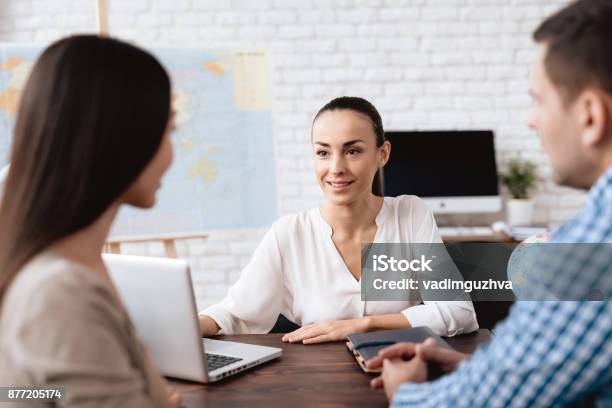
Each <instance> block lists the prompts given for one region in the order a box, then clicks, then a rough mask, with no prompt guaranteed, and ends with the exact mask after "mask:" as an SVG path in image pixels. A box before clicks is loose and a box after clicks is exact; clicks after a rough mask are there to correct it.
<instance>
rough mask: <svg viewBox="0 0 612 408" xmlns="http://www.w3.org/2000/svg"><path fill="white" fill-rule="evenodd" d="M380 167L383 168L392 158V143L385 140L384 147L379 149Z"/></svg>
mask: <svg viewBox="0 0 612 408" xmlns="http://www.w3.org/2000/svg"><path fill="white" fill-rule="evenodd" d="M378 149H379V150H378V154H379V156H378V167H383V166H384V165H385V164H387V162H388V161H389V157H390V156H391V142H389V141H388V140H385V143H383V145H382V146H380V147H379V148H378Z"/></svg>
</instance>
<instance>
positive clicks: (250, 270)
mask: <svg viewBox="0 0 612 408" xmlns="http://www.w3.org/2000/svg"><path fill="white" fill-rule="evenodd" d="M312 146H313V160H314V169H315V174H316V176H317V180H318V182H319V185H320V187H321V190H322V191H323V193H324V195H325V198H326V202H325V204H324V205H323V206H322V207H320V208H313V209H311V210H309V211H304V212H301V213H298V214H292V215H288V216H285V217H282V218H281V219H280V220H278V221H277V222H276V223H274V225H273V226H272V228H270V230H269V231H268V233H267V234H266V235H265V237H264V239H263V241H262V242H261V244H260V245H259V247H258V248H257V250H256V251H255V253H254V255H253V258H252V259H251V262H250V263H249V264H248V265H247V266H246V268H245V269H244V270H243V271H242V274H241V276H240V278H239V279H238V281H237V282H236V283H235V284H234V285H233V286H232V287H231V288H230V290H229V293H228V295H227V296H226V297H225V299H223V300H222V301H221V302H220V303H218V304H216V305H213V306H211V307H209V308H208V309H206V310H204V311H203V312H202V313H201V314H200V324H201V328H202V333H203V334H204V335H205V336H207V335H212V334H215V333H217V332H218V331H219V330H222V332H223V333H266V332H268V331H269V330H270V329H271V328H272V327H273V326H274V323H275V322H276V319H277V317H278V315H279V314H283V315H285V316H286V317H287V318H289V319H290V320H292V321H294V322H296V323H298V324H299V325H301V326H303V327H301V328H300V329H298V330H296V331H294V332H292V333H288V334H286V335H285V336H284V337H283V341H289V342H303V343H305V344H308V343H318V342H325V341H339V340H343V339H345V338H346V336H348V335H350V334H353V333H359V332H365V331H371V330H380V329H393V328H403V327H411V326H415V327H416V326H429V327H431V328H432V329H433V330H434V331H435V332H436V333H438V334H441V335H447V336H452V335H455V334H459V333H464V332H471V331H474V330H476V329H477V328H478V323H477V322H476V315H475V313H474V308H473V306H472V303H471V302H469V301H455V302H429V301H425V302H424V303H423V304H420V303H422V302H421V296H420V293H419V291H418V289H416V290H410V291H406V293H407V296H406V300H404V301H377V302H365V301H362V300H361V285H360V280H361V247H362V244H364V243H372V242H385V243H391V242H396V243H411V242H421V243H429V242H441V239H440V236H439V234H438V231H437V227H436V223H435V220H434V218H433V215H432V213H431V211H430V210H429V209H428V208H427V206H426V205H425V204H424V203H423V201H421V200H420V199H419V198H418V197H416V196H400V197H384V198H383V197H382V180H381V176H380V172H381V169H382V168H383V167H384V165H385V164H386V163H387V161H388V159H389V155H390V154H391V145H390V143H389V142H388V141H385V138H384V130H383V125H382V120H381V117H380V115H379V113H378V111H377V110H376V108H375V107H374V106H373V105H372V104H371V103H370V102H368V101H366V100H365V99H362V98H357V97H341V98H336V99H334V100H332V101H331V102H329V103H328V104H327V105H325V106H324V107H323V108H321V110H320V111H319V112H318V113H317V115H316V116H315V119H314V121H313V126H312Z"/></svg>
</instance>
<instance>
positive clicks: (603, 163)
mask: <svg viewBox="0 0 612 408" xmlns="http://www.w3.org/2000/svg"><path fill="white" fill-rule="evenodd" d="M534 39H535V41H536V42H537V43H538V45H539V57H538V60H537V62H536V64H535V66H534V67H533V69H532V72H531V78H530V83H531V90H530V93H531V94H532V97H533V99H534V105H533V108H532V112H531V116H530V119H529V126H530V127H532V128H533V129H535V130H536V131H537V132H538V134H539V136H540V138H541V140H542V144H543V146H544V148H545V150H546V151H547V153H548V155H549V156H550V159H551V163H552V167H553V173H554V178H555V181H556V182H557V183H559V184H561V185H566V186H572V187H577V188H583V189H590V193H589V196H588V199H587V202H586V204H585V206H584V207H583V208H582V210H581V211H580V213H579V214H578V215H577V216H576V217H575V218H573V219H572V220H570V221H569V222H567V223H566V224H565V225H563V226H562V227H560V228H559V229H558V230H557V231H556V232H555V233H554V234H553V235H552V237H551V239H550V241H551V242H553V243H576V244H585V243H591V244H592V243H612V1H611V0H578V1H576V2H574V3H572V4H571V5H569V6H568V7H566V8H565V9H563V10H561V11H560V12H558V13H556V14H555V15H553V16H552V17H550V18H548V19H547V20H546V21H544V22H543V23H542V24H541V25H540V27H539V28H538V29H537V30H536V31H535V33H534ZM588 248H589V251H591V252H589V256H588V257H583V259H577V257H576V256H567V257H565V258H564V259H565V260H567V262H563V263H559V262H557V263H554V264H546V263H545V262H541V261H536V262H535V264H536V265H535V269H536V270H537V271H538V274H539V275H538V277H539V278H540V279H541V280H542V281H544V282H543V283H544V285H545V286H546V288H547V289H549V290H551V291H552V292H553V293H554V294H555V295H556V296H557V297H556V298H557V299H561V300H558V301H547V300H535V301H519V302H517V303H516V304H515V305H514V306H513V307H512V309H511V312H510V315H509V316H508V318H507V319H506V320H505V321H504V322H502V323H500V324H499V325H498V326H497V327H496V329H495V336H494V338H493V340H492V341H491V342H490V343H489V344H486V345H484V346H483V347H480V348H479V349H478V350H477V351H476V353H475V354H474V355H473V356H472V357H468V356H466V355H464V354H461V353H458V352H454V351H450V350H445V349H442V348H440V347H438V346H436V344H435V342H431V341H430V340H428V341H427V342H425V343H423V344H420V345H417V344H412V343H401V344H397V345H395V346H392V347H388V348H386V349H385V350H383V351H382V352H381V355H379V356H378V357H376V358H374V359H373V360H371V361H369V365H370V366H371V367H379V366H381V365H382V366H383V373H382V375H381V376H380V377H378V378H376V379H374V380H373V381H372V386H374V387H384V388H385V391H386V393H387V396H388V398H389V400H390V401H392V405H393V406H397V407H404V406H406V407H407V406H419V407H434V406H435V407H444V406H453V407H454V406H461V407H489V406H510V407H532V406H555V407H557V406H576V405H585V406H592V405H595V406H601V407H604V406H606V407H612V368H611V365H612V302H611V301H610V300H609V299H610V294H611V293H612V254H611V251H610V249H609V248H611V246H609V245H591V246H589V247H588ZM570 255H571V254H570ZM576 264H578V265H577V266H573V267H572V265H576ZM544 268H547V269H544ZM540 283H542V282H540ZM593 294H597V295H598V299H602V298H603V301H602V300H600V301H589V300H587V299H591V298H592V296H593ZM563 299H583V300H578V301H575V300H574V301H569V300H565V301H564V300H563ZM408 357H412V359H411V360H409V361H407V362H406V361H403V360H402V358H408ZM427 363H433V364H437V365H439V366H440V368H441V369H442V370H443V371H445V372H447V373H449V374H447V375H445V376H444V377H442V378H440V379H438V380H436V381H432V382H426V379H427Z"/></svg>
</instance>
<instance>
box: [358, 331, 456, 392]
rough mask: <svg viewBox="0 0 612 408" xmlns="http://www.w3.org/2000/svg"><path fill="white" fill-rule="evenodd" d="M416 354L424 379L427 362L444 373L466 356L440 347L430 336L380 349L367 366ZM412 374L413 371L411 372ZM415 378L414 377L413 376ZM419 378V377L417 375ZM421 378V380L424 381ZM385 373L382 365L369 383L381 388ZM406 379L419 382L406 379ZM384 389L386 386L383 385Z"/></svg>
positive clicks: (377, 366)
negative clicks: (420, 340) (419, 342)
mask: <svg viewBox="0 0 612 408" xmlns="http://www.w3.org/2000/svg"><path fill="white" fill-rule="evenodd" d="M415 356H418V357H419V358H420V359H421V360H422V361H423V362H425V363H426V365H425V380H426V379H427V363H433V364H436V365H437V366H438V367H440V369H441V370H442V371H443V372H444V373H448V372H451V371H453V370H454V369H455V368H456V367H457V366H458V365H459V364H460V363H461V362H462V361H463V360H464V359H465V358H466V357H468V356H467V354H463V353H459V352H457V351H454V350H449V349H446V348H444V347H440V346H439V345H438V344H437V343H436V341H435V340H434V339H432V338H429V339H427V340H425V342H424V343H422V344H417V343H397V344H394V345H393V346H390V347H386V348H384V349H382V350H381V351H380V352H379V353H378V356H376V357H374V358H372V359H370V360H368V362H367V367H368V368H372V369H376V368H380V367H381V366H383V361H384V360H385V359H404V360H406V359H410V358H413V357H415ZM413 360H414V358H413ZM413 374H414V373H413ZM415 378H416V377H415ZM419 378H420V377H419ZM425 380H423V381H425ZM384 381H385V375H384V367H383V375H381V376H379V377H376V378H374V379H373V380H372V381H371V382H370V385H371V386H372V387H373V388H382V387H383V386H384ZM406 381H411V382H419V381H416V379H415V380H410V379H407V380H406ZM385 389H386V386H385Z"/></svg>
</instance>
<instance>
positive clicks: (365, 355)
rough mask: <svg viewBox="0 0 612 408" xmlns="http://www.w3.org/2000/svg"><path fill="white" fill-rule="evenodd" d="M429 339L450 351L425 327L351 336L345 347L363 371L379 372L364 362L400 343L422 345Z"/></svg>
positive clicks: (449, 347) (442, 341)
mask: <svg viewBox="0 0 612 408" xmlns="http://www.w3.org/2000/svg"><path fill="white" fill-rule="evenodd" d="M429 337H433V338H434V339H435V340H436V342H437V343H438V344H439V345H440V346H441V347H446V348H448V349H450V350H452V347H451V346H449V345H448V343H447V342H445V341H444V340H442V338H441V337H440V336H438V335H437V334H436V333H434V332H433V331H432V330H431V329H430V328H429V327H426V326H422V327H411V328H409V329H396V330H380V331H375V332H369V333H357V334H352V335H350V336H348V337H347V340H348V341H347V342H346V346H347V347H348V349H349V350H350V351H351V352H352V353H353V355H354V356H355V359H356V360H357V362H358V363H359V366H360V367H361V369H362V370H363V371H365V372H367V373H370V372H380V370H372V369H369V368H367V367H366V361H368V360H369V359H371V358H373V357H375V356H376V355H377V354H378V352H379V351H380V350H382V349H383V348H385V347H388V346H391V345H393V344H395V343H400V342H412V343H422V342H424V341H425V340H427V339H428V338H429Z"/></svg>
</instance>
